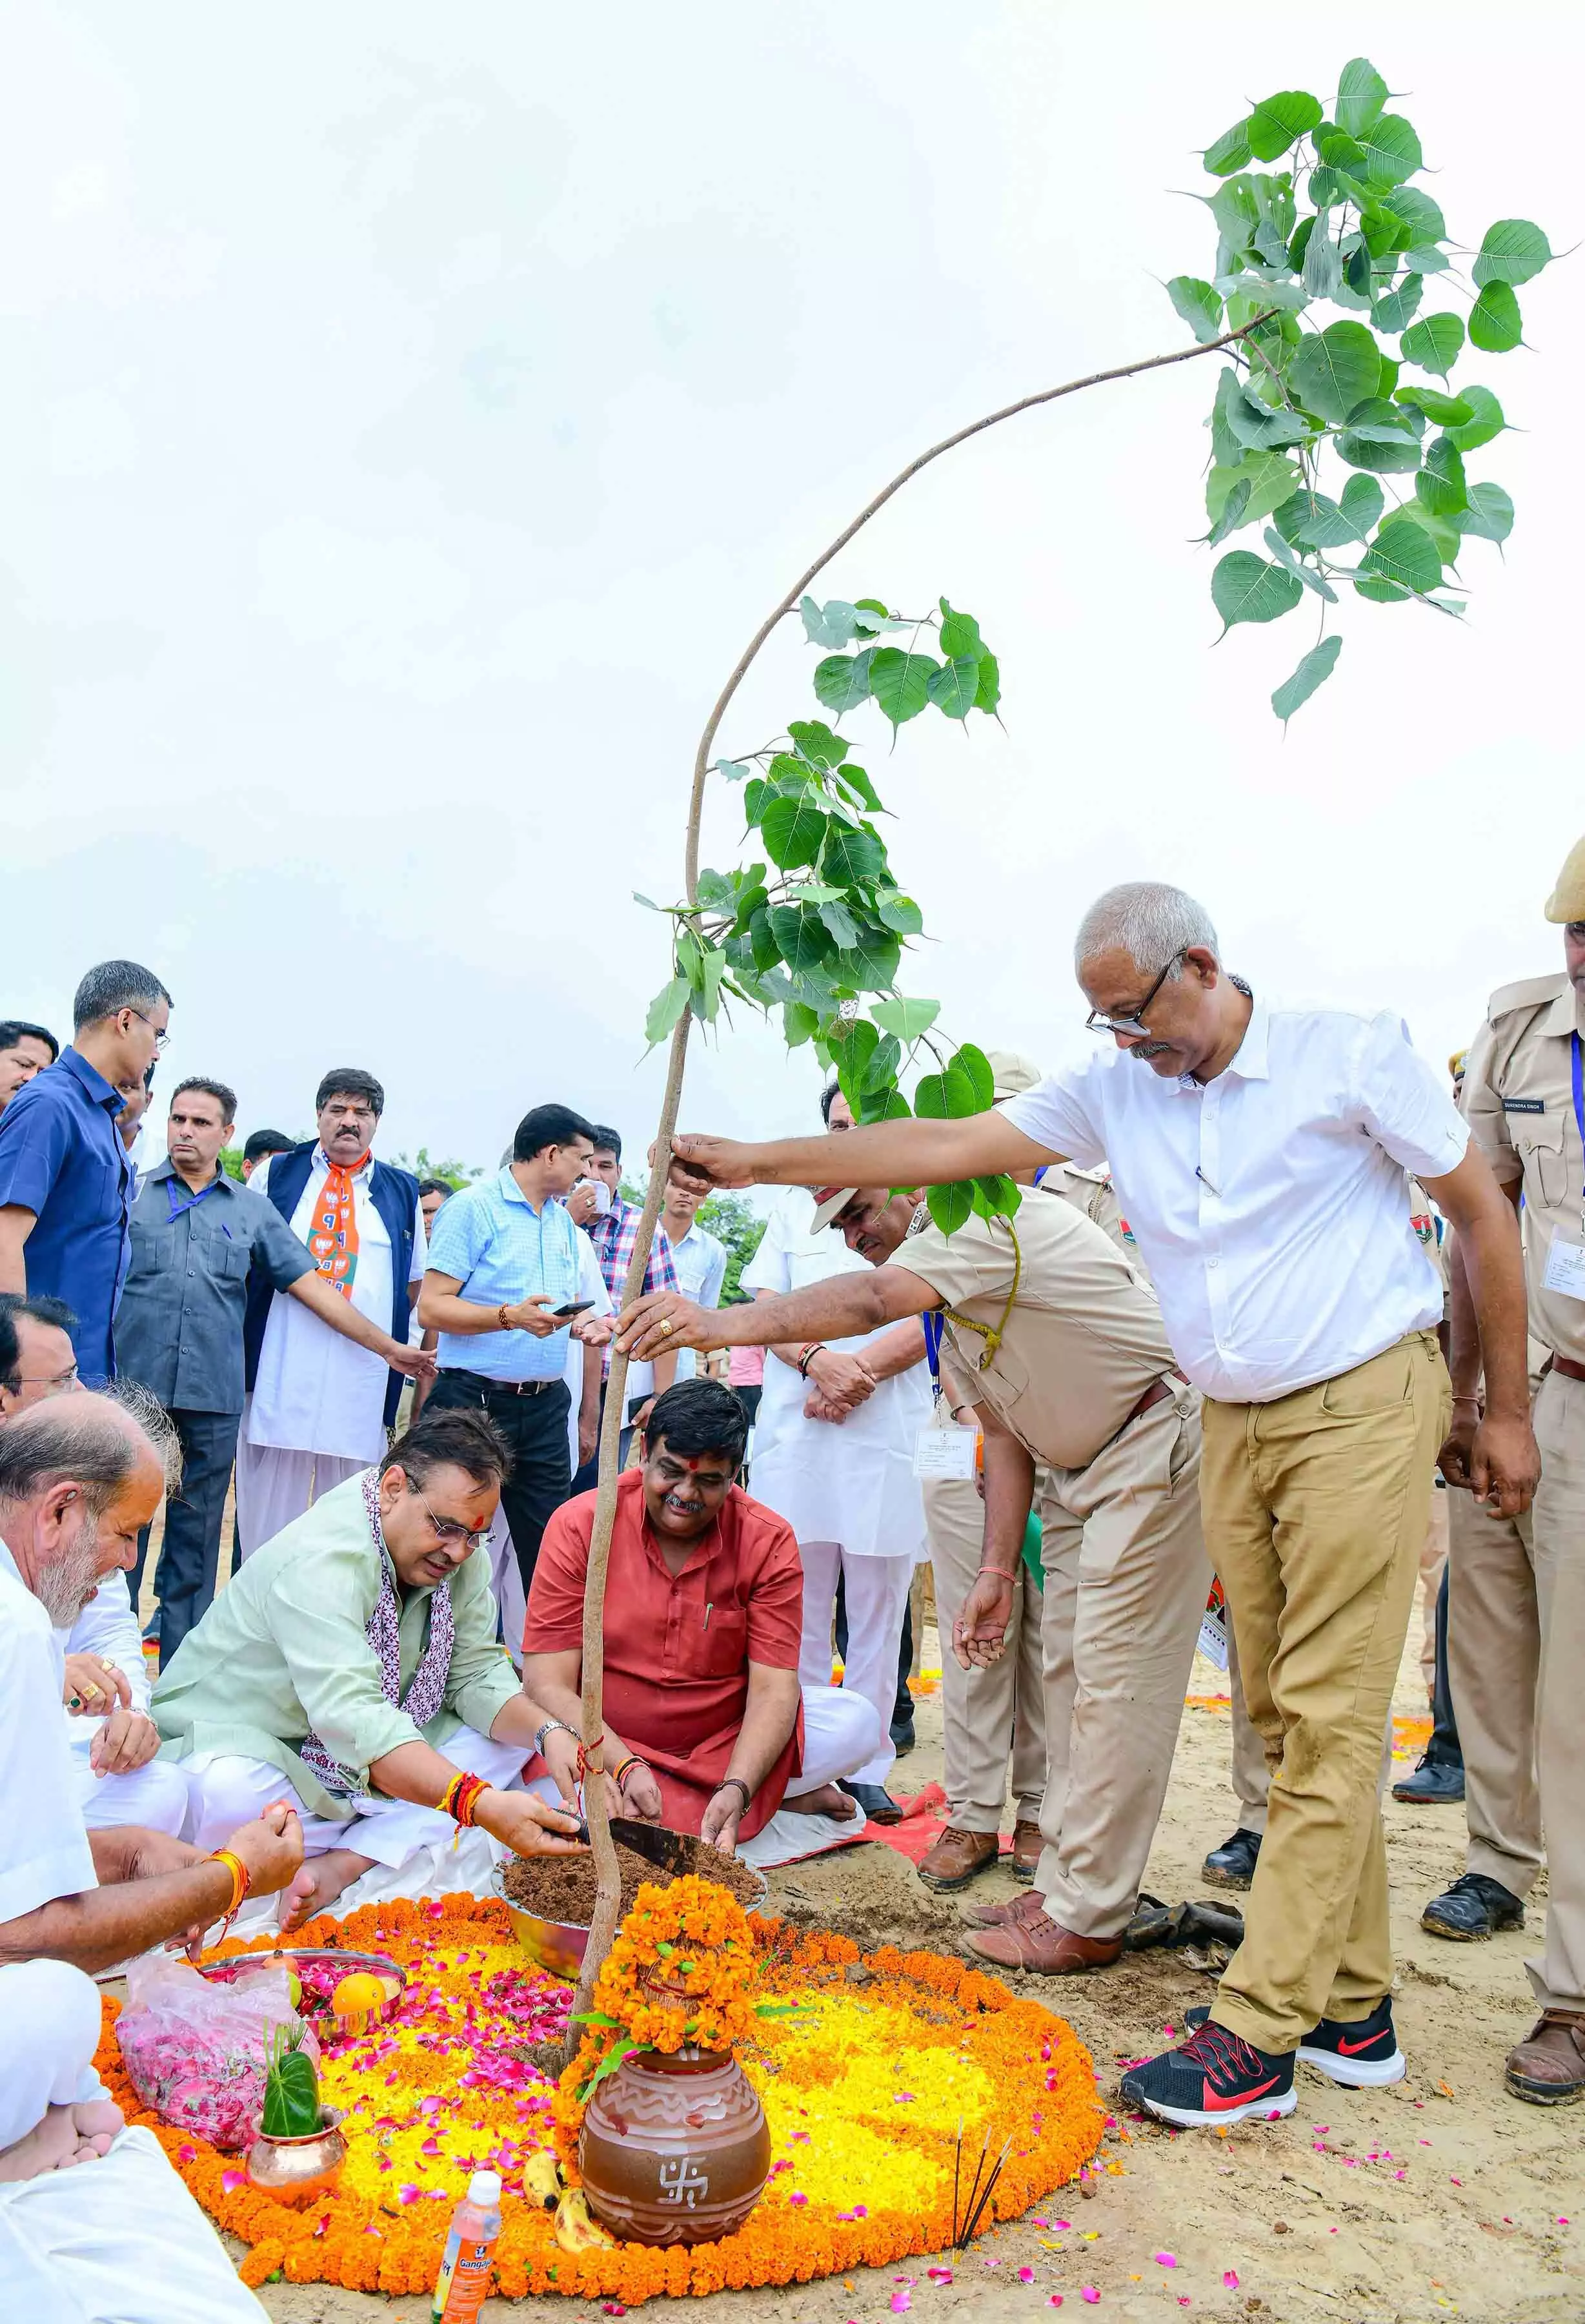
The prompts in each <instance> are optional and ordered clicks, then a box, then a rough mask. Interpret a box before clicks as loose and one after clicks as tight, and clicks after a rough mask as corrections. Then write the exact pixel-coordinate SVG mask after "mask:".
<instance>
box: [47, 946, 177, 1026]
mask: <svg viewBox="0 0 1585 2324" xmlns="http://www.w3.org/2000/svg"><path fill="white" fill-rule="evenodd" d="M156 1001H166V1002H169V1001H170V994H169V992H167V991H166V990H165V987H164V986H163V985H162V984H161V982H160V980H159V978H158V977H157V976H156V975H155V973H154V972H153V970H152V968H143V967H141V966H140V965H139V964H138V963H137V962H136V961H135V960H102V961H101V962H100V963H99V964H98V966H97V968H90V969H89V971H88V974H87V975H86V976H85V977H84V979H83V981H82V982H81V983H80V984H79V985H78V988H77V995H76V998H75V999H74V1000H73V1001H72V1004H71V1021H72V1025H73V1027H74V1028H76V1029H77V1030H78V1032H80V1031H81V1030H82V1028H83V1027H84V1026H85V1025H97V1024H99V1023H101V1022H102V1021H103V1019H105V1018H106V1017H114V1016H115V1015H116V1014H117V1012H118V1011H119V1010H123V1009H138V1010H149V1009H152V1007H153V1006H154V1004H155V1002H156Z"/></svg>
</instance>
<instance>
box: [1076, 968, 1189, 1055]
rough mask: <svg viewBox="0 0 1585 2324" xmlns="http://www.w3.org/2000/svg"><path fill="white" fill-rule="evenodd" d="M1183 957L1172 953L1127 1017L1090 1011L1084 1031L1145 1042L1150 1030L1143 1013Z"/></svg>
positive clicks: (1102, 1011)
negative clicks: (1112, 1034)
mask: <svg viewBox="0 0 1585 2324" xmlns="http://www.w3.org/2000/svg"><path fill="white" fill-rule="evenodd" d="M1187 949H1188V947H1187V945H1185V946H1184V951H1187ZM1183 956H1184V954H1183V952H1175V953H1174V954H1173V956H1172V958H1171V959H1170V960H1169V961H1168V962H1167V964H1166V967H1165V968H1164V969H1163V970H1162V972H1161V974H1160V975H1159V976H1158V977H1157V978H1156V982H1155V983H1154V984H1153V985H1152V986H1151V988H1150V990H1149V991H1148V992H1147V994H1146V995H1145V998H1144V1000H1143V1001H1139V1002H1138V1004H1137V1005H1136V1007H1135V1008H1133V1009H1132V1010H1129V1013H1128V1014H1127V1015H1125V1016H1122V1017H1112V1016H1110V1015H1109V1014H1108V1013H1107V1012H1106V1010H1101V1009H1092V1010H1091V1011H1090V1014H1089V1015H1088V1017H1086V1018H1085V1019H1084V1030H1085V1031H1086V1032H1087V1033H1125V1034H1131V1035H1132V1036H1133V1037H1135V1038H1136V1039H1141V1040H1146V1041H1147V1040H1148V1039H1149V1038H1150V1028H1149V1027H1148V1025H1147V1024H1146V1023H1145V1022H1144V1016H1145V1011H1146V1010H1147V1009H1148V1008H1149V1006H1150V1003H1151V1002H1152V1001H1154V1000H1155V998H1156V994H1157V993H1158V992H1159V991H1160V990H1161V988H1162V986H1163V985H1164V984H1165V983H1166V980H1167V978H1168V977H1169V976H1170V975H1171V974H1172V973H1173V971H1174V969H1175V967H1176V966H1177V964H1178V963H1179V961H1181V960H1182V958H1183Z"/></svg>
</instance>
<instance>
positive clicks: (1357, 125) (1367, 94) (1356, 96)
mask: <svg viewBox="0 0 1585 2324" xmlns="http://www.w3.org/2000/svg"><path fill="white" fill-rule="evenodd" d="M1386 103H1387V83H1386V82H1385V81H1384V80H1383V79H1382V78H1381V75H1380V74H1379V73H1378V71H1377V69H1376V67H1375V66H1374V65H1373V64H1372V63H1371V61H1370V60H1369V58H1368V57H1350V60H1349V61H1348V63H1347V64H1346V65H1345V66H1344V67H1343V69H1342V71H1341V73H1340V74H1339V75H1338V84H1337V104H1336V106H1334V107H1333V111H1334V112H1335V114H1336V116H1337V125H1338V127H1339V128H1340V129H1341V130H1342V131H1343V132H1344V134H1346V135H1347V136H1350V137H1362V136H1363V135H1364V134H1365V132H1366V131H1367V130H1368V128H1369V127H1370V126H1371V125H1372V124H1373V123H1375V122H1376V121H1378V120H1379V119H1380V117H1381V108H1382V106H1384V105H1385V104H1386Z"/></svg>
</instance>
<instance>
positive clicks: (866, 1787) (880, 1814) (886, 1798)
mask: <svg viewBox="0 0 1585 2324" xmlns="http://www.w3.org/2000/svg"><path fill="white" fill-rule="evenodd" d="M838 1789H839V1790H841V1791H844V1792H845V1793H846V1794H847V1795H848V1797H849V1799H850V1800H856V1801H857V1802H858V1803H859V1805H860V1807H861V1808H862V1810H863V1812H864V1814H865V1817H866V1818H867V1819H868V1821H870V1822H871V1823H901V1821H902V1820H903V1812H902V1810H901V1808H899V1807H898V1803H897V1802H896V1801H895V1800H894V1799H893V1798H892V1796H891V1794H890V1793H889V1792H888V1791H883V1790H882V1789H881V1787H880V1784H840V1785H839V1786H838Z"/></svg>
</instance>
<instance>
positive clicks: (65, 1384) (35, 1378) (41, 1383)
mask: <svg viewBox="0 0 1585 2324" xmlns="http://www.w3.org/2000/svg"><path fill="white" fill-rule="evenodd" d="M5 1385H6V1387H7V1388H42V1389H43V1391H44V1394H45V1395H46V1396H63V1395H64V1394H65V1392H66V1390H67V1389H68V1388H75V1387H76V1386H77V1366H76V1365H75V1364H68V1365H67V1367H66V1369H65V1370H64V1371H63V1372H18V1373H17V1375H16V1378H15V1379H14V1380H7V1381H6V1383H5Z"/></svg>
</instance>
